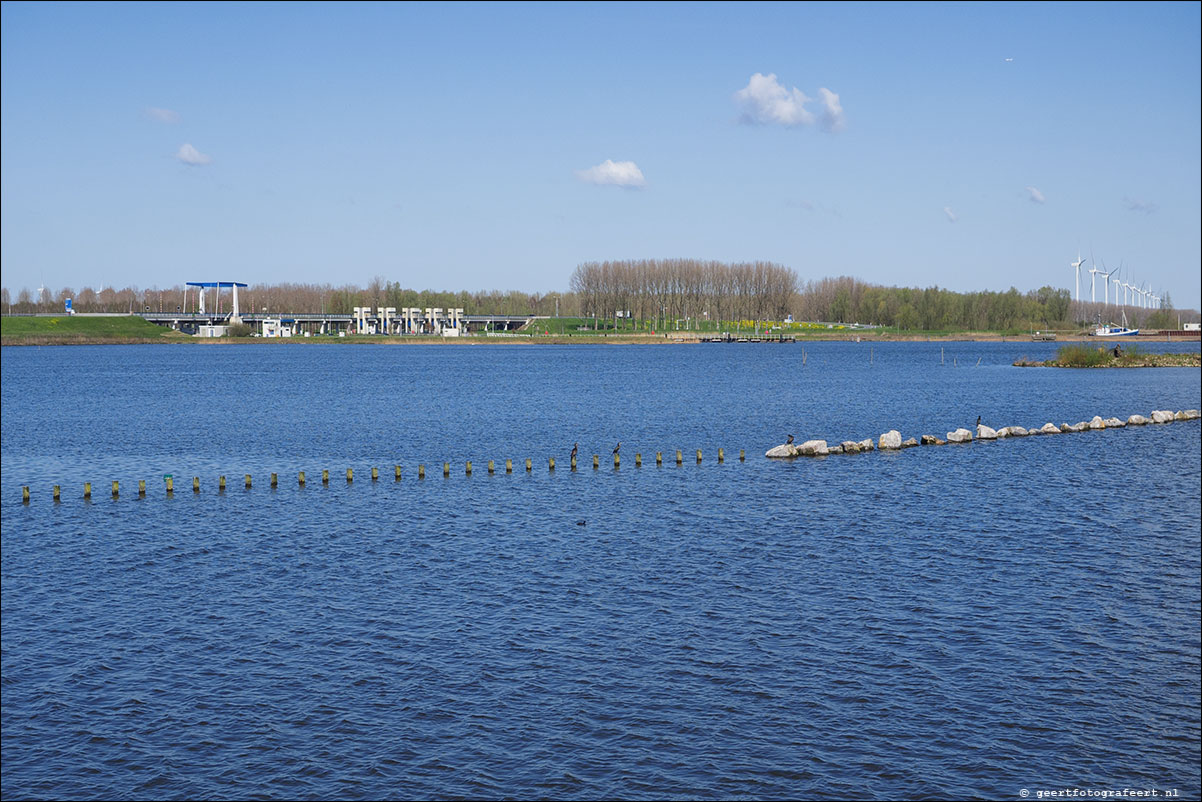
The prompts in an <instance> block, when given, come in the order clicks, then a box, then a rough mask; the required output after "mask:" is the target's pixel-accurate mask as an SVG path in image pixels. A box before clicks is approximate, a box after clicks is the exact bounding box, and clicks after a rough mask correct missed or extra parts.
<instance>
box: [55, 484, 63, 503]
mask: <svg viewBox="0 0 1202 802" xmlns="http://www.w3.org/2000/svg"><path fill="white" fill-rule="evenodd" d="M61 495H62V488H60V487H59V486H58V485H55V486H54V500H55V501H59V500H60V496H61Z"/></svg>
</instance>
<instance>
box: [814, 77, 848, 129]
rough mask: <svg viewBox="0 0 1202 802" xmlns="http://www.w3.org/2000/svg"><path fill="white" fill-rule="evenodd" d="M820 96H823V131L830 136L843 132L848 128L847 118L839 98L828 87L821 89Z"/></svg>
mask: <svg viewBox="0 0 1202 802" xmlns="http://www.w3.org/2000/svg"><path fill="white" fill-rule="evenodd" d="M818 94H819V95H821V96H822V130H823V131H826V132H827V133H830V134H835V133H838V132H839V131H842V130H843V129H844V128H846V127H847V118H846V117H845V116H844V114H843V106H842V104H840V103H839V96H838V95H836V94H835V93H834V92H832V91H831V90H829V89H827V88H826V87H822V88H821V89H819V90H818Z"/></svg>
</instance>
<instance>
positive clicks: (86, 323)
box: [0, 315, 190, 345]
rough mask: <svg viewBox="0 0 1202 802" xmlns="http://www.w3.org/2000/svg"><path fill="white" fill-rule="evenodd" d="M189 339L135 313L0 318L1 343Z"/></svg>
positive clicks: (99, 342)
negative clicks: (107, 315)
mask: <svg viewBox="0 0 1202 802" xmlns="http://www.w3.org/2000/svg"><path fill="white" fill-rule="evenodd" d="M188 339H190V338H189V337H188V336H187V335H184V334H180V333H179V332H177V331H172V330H170V329H167V328H164V327H162V326H156V325H155V324H153V323H149V322H147V321H146V320H143V319H142V318H140V317H138V316H137V315H118V316H114V317H83V316H79V315H62V316H56V317H8V316H6V317H3V318H0V344H2V345H89V344H102V343H161V342H171V341H173V340H175V341H180V340H188Z"/></svg>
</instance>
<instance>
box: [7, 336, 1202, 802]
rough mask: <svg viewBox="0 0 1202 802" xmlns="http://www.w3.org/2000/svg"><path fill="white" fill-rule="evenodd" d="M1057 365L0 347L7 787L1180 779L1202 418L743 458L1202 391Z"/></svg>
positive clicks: (574, 788) (1185, 746) (1165, 380)
mask: <svg viewBox="0 0 1202 802" xmlns="http://www.w3.org/2000/svg"><path fill="white" fill-rule="evenodd" d="M1144 347H1145V348H1148V349H1149V350H1180V349H1181V348H1182V346H1181V345H1180V344H1174V345H1172V346H1144ZM1186 347H1188V348H1191V349H1197V344H1196V343H1194V344H1192V345H1189V346H1186ZM1052 350H1054V346H1046V345H1042V344H1032V343H990V344H980V343H951V344H944V345H940V344H932V343H898V344H889V345H875V346H869V345H867V344H854V343H830V344H813V345H805V346H802V345H800V344H798V345H751V344H747V345H733V344H732V345H695V346H656V347H650V346H646V347H636V346H627V347H607V346H572V347H557V346H547V347H520V346H477V347H466V346H465V347H433V346H430V347H416V346H415V347H386V346H368V347H355V346H346V345H337V346H314V345H277V346H271V345H252V346H240V347H229V346H210V347H167V346H136V347H118V346H106V347H70V348H5V349H4V350H3V360H2V369H3V381H2V383H0V392H2V396H3V415H2V417H0V422H2V427H3V457H2V471H0V476H2V481H0V485H2V487H0V512H2V516H3V527H2V535H3V548H2V562H3V565H2V568H3V573H2V580H3V582H2V589H3V593H2V601H3V608H2V616H0V617H2V623H3V628H2V631H3V654H2V657H3V671H2V675H3V699H2V702H3V728H2V730H3V732H2V739H3V743H2V746H3V761H2V775H3V795H4V797H5V798H6V799H7V798H47V799H50V798H62V797H66V798H87V799H107V798H117V799H154V798H164V797H166V798H180V797H189V798H195V797H201V798H247V797H255V798H276V799H290V798H322V797H337V798H379V797H394V798H395V797H402V798H403V797H415V798H446V797H476V798H499V797H505V798H521V797H539V798H546V797H551V798H590V799H607V798H620V799H652V798H700V799H713V798H774V799H775V798H779V799H784V798H799V797H800V798H832V799H839V798H860V797H862V798H873V799H889V798H909V797H933V798H1019V793H1020V789H1028V790H1029V791H1030V792H1031V794H1032V797H1034V795H1035V792H1036V791H1037V790H1041V789H1047V790H1050V789H1065V788H1082V789H1086V788H1092V789H1122V788H1132V789H1151V788H1156V789H1159V790H1160V791H1162V792H1163V791H1165V790H1167V789H1177V790H1178V791H1179V794H1180V796H1181V797H1182V798H1197V796H1198V794H1199V791H1200V788H1199V759H1200V720H1199V704H1200V687H1199V686H1200V674H1202V669H1200V661H1199V633H1200V627H1199V624H1200V601H1199V599H1200V595H1202V590H1200V582H1199V577H1200V545H1199V526H1200V518H1202V515H1200V512H1199V484H1200V480H1202V457H1200V456H1199V455H1200V453H1202V438H1200V426H1199V423H1198V421H1188V422H1176V423H1172V424H1167V425H1161V426H1145V427H1138V428H1135V427H1132V428H1128V429H1117V430H1106V431H1096V432H1086V433H1081V434H1072V435H1060V436H1053V437H1039V438H1026V439H1019V440H1006V441H999V442H994V443H973V444H971V445H968V446H943V447H938V448H932V447H924V448H918V449H910V450H907V451H903V452H899V453H880V452H874V453H870V454H862V455H854V456H852V455H847V456H831V457H827V458H817V459H801V460H795V461H770V460H766V459H765V458H764V457H763V454H764V451H765V450H767V449H768V448H769V447H771V446H773V445H776V444H778V443H780V442H783V441H784V438H785V436H786V435H788V434H794V435H796V437H797V440H798V441H801V440H805V439H810V438H821V439H826V440H829V441H832V442H839V441H842V440H846V439H863V438H866V437H873V438H875V437H877V436H878V435H879V434H880V433H882V432H884V431H887V430H889V429H894V428H895V429H898V430H900V431H901V432H902V434H903V436H907V437H908V436H918V435H921V434H927V433H929V434H936V435H938V436H944V435H945V433H946V432H947V431H949V430H951V429H954V428H956V427H958V426H971V424H972V423H973V422H974V421H975V420H976V417H977V416H978V415H980V416H981V417H982V418H983V420H984V422H985V423H987V424H990V425H994V426H1004V425H1009V424H1018V425H1022V426H1026V427H1033V426H1038V425H1042V424H1043V423H1045V422H1047V421H1053V422H1055V423H1060V422H1062V421H1067V422H1070V423H1071V422H1075V421H1078V420H1088V419H1089V418H1091V417H1093V416H1094V415H1095V414H1100V415H1102V416H1103V417H1107V416H1111V415H1115V416H1118V417H1122V418H1126V417H1127V416H1128V415H1130V414H1133V413H1140V414H1145V415H1147V414H1148V413H1150V412H1151V410H1153V409H1173V410H1177V409H1185V408H1191V407H1193V408H1196V407H1198V406H1200V403H1199V395H1200V382H1199V378H1200V372H1199V371H1198V370H1196V369H1155V370H1152V369H1148V370H1081V371H1067V370H1050V369H1030V368H1028V369H1020V368H1014V367H1011V366H1010V363H1011V362H1012V361H1013V360H1014V359H1016V358H1018V357H1020V356H1023V355H1027V356H1031V357H1036V356H1042V355H1043V354H1045V353H1050V352H1051V351H1052ZM618 441H621V443H622V446H621V455H622V463H621V467H620V468H618V469H615V468H614V467H613V463H612V460H611V457H610V453H611V451H612V450H613V447H614V445H615V443H617V442H618ZM573 442H579V444H580V454H581V458H580V462H579V469H578V470H577V471H575V472H572V471H571V470H570V469H569V467H568V451H569V450H570V449H571V447H572V444H573ZM719 448H723V449H724V450H725V454H726V459H725V462H723V463H721V464H719V463H718V462H717V458H716V457H717V450H718V449H719ZM677 449H679V450H681V451H682V452H683V457H684V460H683V464H682V465H680V466H677V465H676V464H675V452H676V450H677ZM697 449H701V450H702V453H703V460H702V462H701V463H700V464H698V463H697V460H696V450H697ZM740 449H743V450H745V451H746V461H742V462H741V461H740V460H739V459H738V454H739V451H740ZM657 451H659V452H662V453H663V455H664V464H663V465H662V466H657V465H656V463H655V456H654V455H655V453H656V452H657ZM636 453H641V455H642V461H643V465H642V467H636V466H635V454H636ZM593 454H598V455H600V457H601V467H600V469H598V470H594V469H593V467H592V455H593ZM550 456H554V457H556V460H557V463H558V464H557V467H556V470H555V471H554V472H551V471H549V470H548V467H547V458H548V457H550ZM507 458H508V459H512V460H513V465H514V472H513V473H512V474H506V473H505V468H504V464H505V460H506V459H507ZM527 458H530V459H531V460H532V463H533V470H532V471H531V472H529V473H527V472H526V470H525V460H526V459H527ZM467 460H471V461H472V462H473V467H474V472H473V474H472V475H471V476H467V475H465V470H464V467H465V466H464V463H465V462H466V461H467ZM488 460H494V461H495V464H496V469H497V472H496V473H495V474H492V475H490V474H489V473H488V472H487V467H486V466H487V462H488ZM444 462H448V463H450V464H451V475H450V477H449V478H445V479H444V478H443V476H442V464H443V463H444ZM397 464H399V465H401V466H402V471H403V477H402V479H401V480H400V481H399V482H398V481H395V480H394V474H393V466H394V465H397ZM419 464H424V465H425V466H426V471H427V475H426V478H425V479H424V480H419V479H418V478H417V468H418V465H419ZM373 466H374V467H379V468H380V478H379V481H376V482H373V481H371V478H370V470H371V468H372V467H373ZM347 468H352V469H354V481H353V483H348V482H347V481H346V469H347ZM323 469H328V470H329V471H330V482H329V484H328V485H323V484H322V482H321V478H320V475H321V471H322V470H323ZM302 470H303V471H305V472H306V474H307V478H308V482H307V484H306V485H305V486H304V487H301V486H299V485H298V483H297V472H298V471H302ZM272 472H276V473H277V474H278V476H279V486H278V487H276V488H272V487H270V483H269V481H268V476H269V474H270V473H272ZM167 474H171V475H172V476H173V478H174V484H175V492H174V494H173V495H172V496H170V497H168V496H167V495H166V493H165V492H164V481H163V477H164V476H165V475H167ZM244 474H251V475H252V477H253V486H252V487H251V488H250V489H246V488H245V487H244V482H243V475H244ZM220 475H225V476H226V479H227V489H226V490H225V492H224V493H219V492H218V489H217V477H218V476H220ZM193 476H198V477H200V480H201V483H202V484H201V492H200V493H199V494H194V493H193V492H192V486H191V478H192V477H193ZM112 480H119V481H120V483H121V484H120V496H119V498H117V499H113V498H111V494H110V491H109V486H110V483H111V481H112ZM139 480H146V482H147V494H146V496H145V497H144V498H140V497H139V495H138V492H137V483H138V481H139ZM84 482H91V483H92V487H93V497H92V498H91V500H90V501H85V500H84V499H83V498H82V488H83V483H84ZM55 484H58V485H61V487H62V490H63V498H62V501H61V502H60V503H58V504H55V503H53V502H52V501H51V499H50V489H51V486H52V485H55ZM23 485H28V486H30V488H31V492H32V494H33V497H32V500H31V502H30V503H29V504H28V505H25V504H22V502H21V493H20V490H21V486H23Z"/></svg>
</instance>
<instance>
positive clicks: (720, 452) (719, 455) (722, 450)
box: [718, 448, 726, 464]
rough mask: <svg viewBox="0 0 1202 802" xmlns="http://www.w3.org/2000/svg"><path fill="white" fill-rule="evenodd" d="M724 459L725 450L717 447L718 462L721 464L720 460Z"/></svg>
mask: <svg viewBox="0 0 1202 802" xmlns="http://www.w3.org/2000/svg"><path fill="white" fill-rule="evenodd" d="M725 460H726V450H725V449H722V448H720V449H718V464H722V462H724V461H725Z"/></svg>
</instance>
